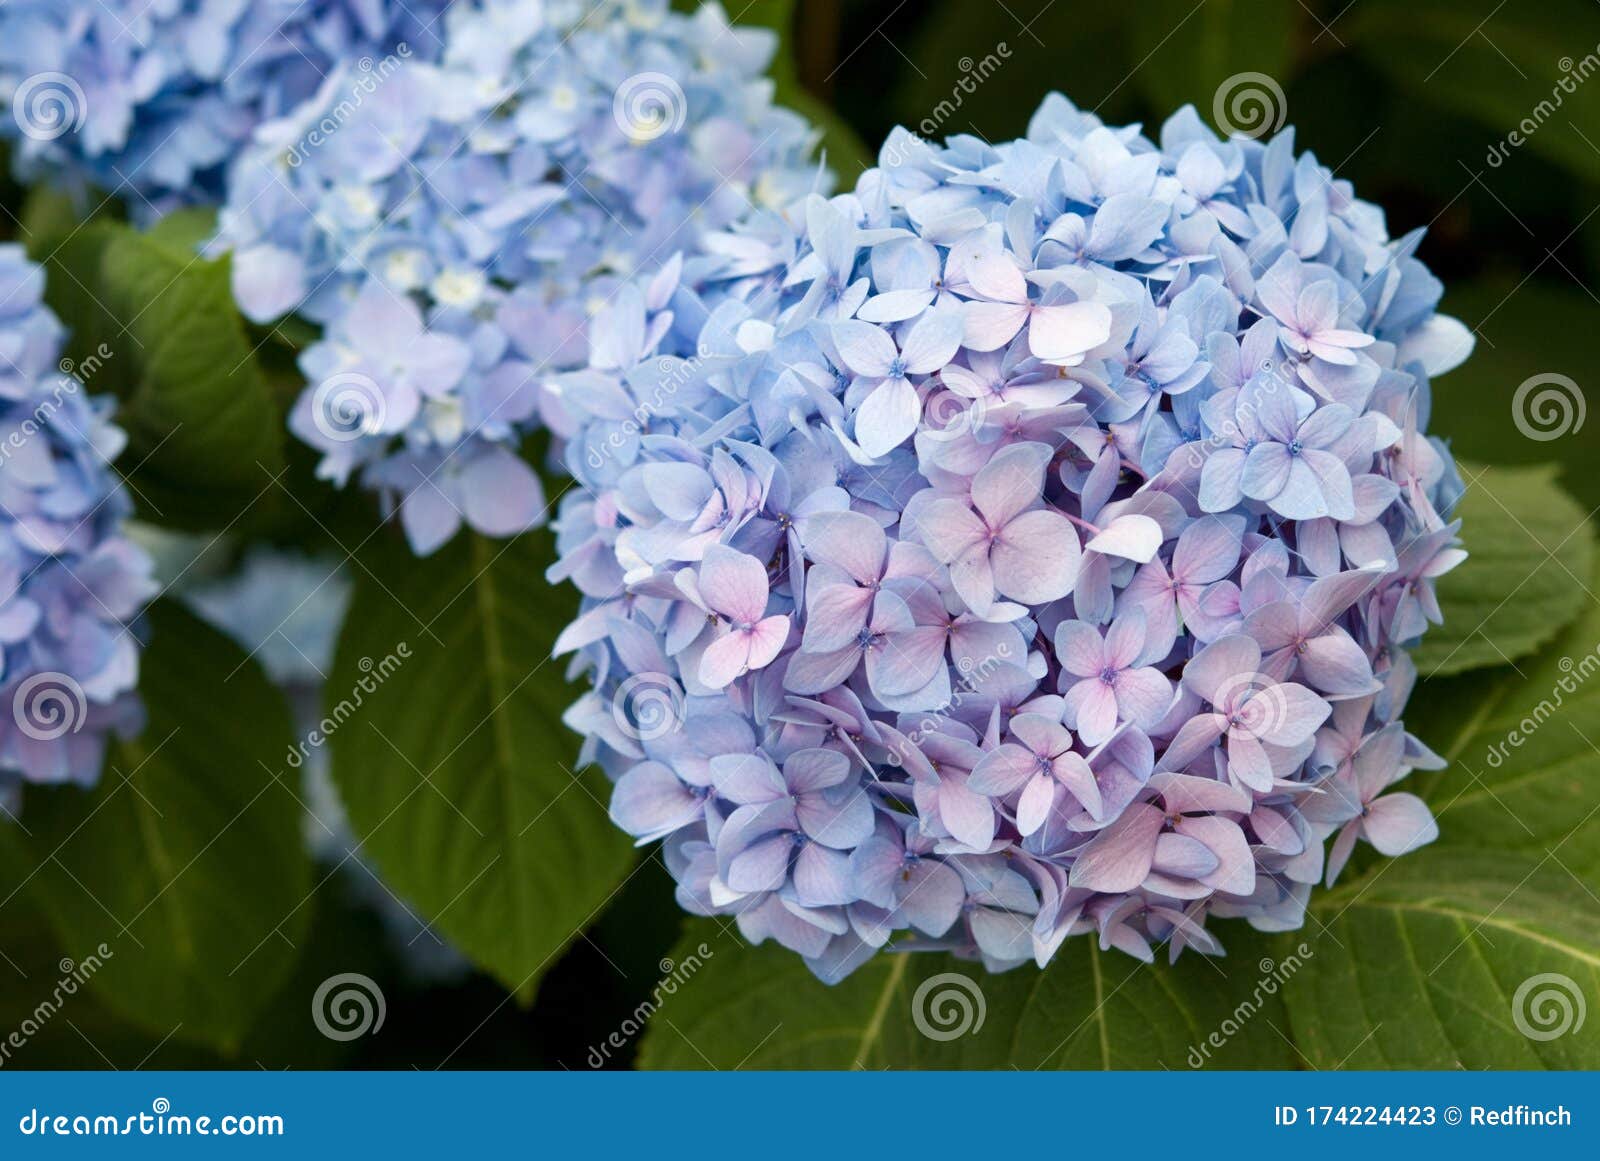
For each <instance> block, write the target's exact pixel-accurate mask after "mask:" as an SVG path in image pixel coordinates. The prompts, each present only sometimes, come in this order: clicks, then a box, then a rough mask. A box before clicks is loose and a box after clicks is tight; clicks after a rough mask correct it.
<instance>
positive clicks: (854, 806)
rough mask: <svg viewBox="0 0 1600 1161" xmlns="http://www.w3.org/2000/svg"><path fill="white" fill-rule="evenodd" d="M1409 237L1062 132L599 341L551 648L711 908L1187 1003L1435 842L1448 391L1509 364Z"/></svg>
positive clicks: (690, 268)
mask: <svg viewBox="0 0 1600 1161" xmlns="http://www.w3.org/2000/svg"><path fill="white" fill-rule="evenodd" d="M1196 175H1199V176H1198V177H1197V176H1196ZM1201 177H1204V178H1205V180H1203V181H1202V180H1200V178H1201ZM1202 193H1203V197H1202V196H1201V195H1202ZM1418 241H1419V235H1418V234H1411V235H1407V236H1406V237H1404V238H1401V239H1398V240H1391V239H1390V238H1389V236H1388V234H1387V232H1386V230H1385V226H1384V220H1383V216H1382V214H1381V212H1380V211H1379V210H1378V209H1377V208H1376V207H1375V206H1372V205H1369V204H1367V203H1365V202H1362V201H1359V200H1357V199H1356V198H1355V196H1354V194H1353V192H1352V190H1351V188H1350V185H1349V183H1348V182H1345V181H1340V180H1338V179H1336V178H1335V177H1334V176H1333V174H1332V173H1331V172H1330V171H1329V170H1328V169H1327V168H1326V167H1324V166H1323V165H1321V164H1320V163H1319V162H1318V161H1317V160H1316V158H1315V157H1314V156H1312V155H1310V154H1302V155H1299V156H1296V154H1295V152H1294V138H1293V134H1292V131H1291V132H1285V133H1283V134H1280V135H1278V136H1276V137H1274V138H1272V139H1271V140H1270V141H1265V142H1263V141H1256V140H1251V139H1247V138H1243V137H1240V138H1236V139H1234V140H1230V141H1222V140H1219V139H1218V138H1217V137H1216V136H1215V135H1214V134H1213V133H1212V132H1211V131H1210V130H1208V129H1207V128H1206V127H1205V126H1204V125H1203V124H1202V123H1201V121H1200V119H1199V118H1198V116H1197V115H1196V114H1195V112H1194V110H1192V109H1185V110H1183V111H1182V112H1180V113H1178V114H1177V115H1176V116H1174V117H1173V118H1172V119H1171V120H1169V121H1168V122H1167V123H1166V124H1165V125H1164V126H1163V127H1162V129H1161V133H1160V138H1159V142H1152V141H1150V140H1147V139H1146V138H1145V137H1143V136H1141V135H1140V133H1139V132H1138V130H1137V128H1116V127H1112V126H1107V125H1104V124H1102V123H1101V122H1100V121H1099V120H1098V119H1097V118H1095V117H1094V116H1093V115H1092V114H1088V113H1084V112H1081V111H1079V110H1078V109H1076V108H1075V107H1074V106H1073V105H1072V104H1070V103H1069V102H1068V101H1067V100H1065V99H1064V98H1062V97H1060V96H1052V97H1051V98H1049V99H1048V100H1047V101H1046V102H1045V103H1044V105H1043V106H1042V107H1041V108H1040V109H1039V111H1038V112H1037V113H1036V114H1035V116H1034V117H1033V120H1032V123H1031V125H1030V126H1029V130H1028V134H1027V136H1026V137H1025V138H1023V139H1021V140H1017V141H1011V142H1007V143H1005V144H1002V145H991V144H989V143H987V142H984V141H981V140H978V139H976V138H972V137H956V138H952V139H951V140H950V141H948V142H947V143H946V144H944V145H942V146H938V145H933V144H930V143H927V142H925V141H922V140H919V139H917V138H915V137H913V136H912V135H910V134H908V133H906V132H904V131H897V132H896V133H894V134H893V135H891V137H890V138H889V140H888V141H887V143H886V144H885V146H884V148H883V150H882V152H881V154H880V157H879V166H878V168H876V169H873V170H870V171H868V172H867V173H866V174H865V175H864V176H863V177H862V178H861V180H860V182H859V183H858V184H857V186H856V188H855V189H854V191H852V192H850V193H846V194H842V195H839V196H836V197H833V198H832V199H831V200H828V199H825V198H823V197H821V196H812V197H810V198H808V199H807V200H806V201H805V202H804V203H803V204H802V205H800V206H798V207H796V208H795V209H794V210H793V211H792V212H790V213H789V214H787V215H779V214H759V215H755V216H753V217H751V218H750V219H748V220H746V221H743V222H741V223H739V224H737V225H736V226H735V227H733V228H732V229H730V230H728V231H725V232H723V233H720V234H717V235H714V236H712V237H711V238H709V239H708V240H707V242H706V244H705V245H704V247H703V248H702V251H701V252H700V253H699V254H697V255H695V256H693V257H691V258H690V259H688V261H687V262H685V263H684V264H683V265H682V266H681V267H680V266H678V265H673V266H671V267H668V268H667V269H666V270H664V271H663V272H662V273H661V274H658V275H656V276H655V277H654V278H652V279H651V280H650V281H649V282H647V283H643V284H641V286H640V288H639V289H638V290H637V291H635V292H634V293H632V294H624V295H619V296H618V297H617V298H616V300H615V301H614V302H612V303H611V304H609V305H608V306H607V307H606V308H605V309H603V310H602V311H601V312H600V314H599V315H598V316H597V318H596V321H595V324H594V326H593V328H592V330H591V339H592V349H593V351H594V352H595V353H594V355H593V356H592V357H591V361H590V366H588V367H586V368H584V369H582V370H579V371H576V372H573V373H571V374H569V375H567V376H564V377H563V379H562V381H561V389H562V390H561V394H562V396H563V398H565V399H566V400H567V401H568V404H569V406H570V407H571V409H572V413H573V415H574V416H575V420H576V421H575V423H574V424H573V425H572V426H571V427H570V428H569V429H568V431H567V433H566V434H567V436H568V438H567V441H566V445H565V454H566V461H567V466H568V468H569V470H570V471H571V472H572V474H573V475H574V476H575V477H576V478H577V480H578V481H579V482H580V483H581V484H582V485H583V487H582V489H581V490H574V492H572V493H571V494H570V495H568V496H567V497H566V499H565V500H564V502H563V504H562V508H561V513H560V518H559V522H558V533H559V548H560V561H559V563H558V564H557V565H556V566H555V567H554V568H553V569H552V571H551V576H552V578H553V579H558V580H559V579H566V580H570V581H571V582H572V583H573V584H574V585H576V586H577V587H578V589H579V590H581V592H582V594H583V608H582V612H581V615H580V616H579V617H578V618H577V619H576V620H575V621H574V622H573V623H572V624H571V625H570V626H569V627H568V628H567V629H566V631H565V633H564V635H563V637H562V639H561V640H560V642H559V643H558V646H557V649H558V651H559V652H563V653H565V652H571V653H573V654H574V661H573V669H574V672H575V673H580V674H584V675H586V676H587V677H588V679H589V681H590V682H591V684H592V690H591V692H588V693H586V694H585V695H584V696H583V697H582V698H581V699H580V700H579V702H578V703H577V704H576V705H575V706H573V708H572V709H571V711H570V713H569V715H568V720H569V722H570V724H571V725H573V726H574V727H575V728H577V729H578V730H580V731H582V732H583V733H584V734H585V735H586V742H585V756H586V757H587V758H589V759H593V760H596V761H598V762H599V763H600V764H601V765H602V766H603V767H604V768H605V769H606V770H607V771H608V772H609V773H610V775H611V776H612V778H613V779H614V781H615V791H614V795H613V799H612V804H611V812H612V817H613V819H614V820H615V821H616V823H617V824H618V825H619V826H620V827H622V828H623V829H624V830H626V831H628V832H629V833H630V834H633V835H635V836H636V837H637V838H638V839H639V841H640V842H649V841H654V840H663V842H664V858H665V861H666V864H667V866H668V867H669V868H670V869H671V871H672V873H673V875H674V877H675V878H676V880H677V883H678V898H679V901H680V902H681V904H682V905H683V907H685V908H686V909H687V910H689V911H691V912H694V913H697V914H720V915H733V916H736V917H737V921H738V924H739V926H740V928H741V929H742V930H743V932H744V934H745V935H746V936H747V937H748V938H750V939H751V940H754V941H761V940H764V939H769V938H770V939H775V940H777V941H778V942H779V943H781V944H783V945H784V946H786V947H789V948H792V949H793V950H795V951H797V952H798V953H800V954H801V955H802V956H803V957H805V960H806V962H807V963H808V964H809V965H810V966H811V968H812V969H813V970H814V971H815V972H816V973H817V974H818V975H819V976H821V977H822V978H823V979H826V980H837V979H839V978H841V977H842V976H844V975H845V974H846V973H848V972H849V971H851V970H852V969H853V968H854V967H856V966H858V965H859V964H861V963H862V962H863V961H865V960H866V959H867V958H869V957H870V956H872V955H873V954H874V953H875V952H876V951H877V950H879V949H881V948H885V947H894V948H903V947H917V946H934V947H942V948H947V949H949V950H952V951H954V952H955V953H957V954H959V955H962V956H967V957H974V958H978V959H981V960H982V961H983V962H984V963H985V964H986V965H987V966H988V967H990V968H991V969H994V970H1000V969H1004V968H1007V967H1010V966H1013V965H1015V964H1019V963H1021V962H1023V961H1025V960H1029V959H1033V960H1036V961H1037V962H1038V963H1039V964H1041V965H1042V964H1044V963H1046V962H1048V961H1049V960H1050V958H1051V957H1052V956H1053V955H1054V954H1055V953H1056V951H1057V949H1058V948H1059V947H1060V946H1061V944H1062V942H1063V940H1064V939H1066V938H1067V937H1069V936H1073V935H1078V934H1089V935H1092V936H1095V937H1097V938H1098V940H1099V941H1100V944H1101V945H1102V946H1104V947H1112V946H1114V947H1117V948H1120V949H1122V950H1123V951H1125V952H1128V953H1129V954H1131V955H1134V956H1137V957H1139V958H1142V959H1145V960H1150V959H1152V958H1153V957H1154V955H1155V948H1156V946H1157V945H1160V944H1163V943H1164V944H1166V945H1167V947H1168V949H1169V953H1170V955H1171V956H1173V957H1176V956H1177V955H1178V953H1179V952H1180V951H1181V950H1182V949H1183V948H1185V947H1193V948H1195V949H1197V950H1198V951H1200V952H1202V953H1206V954H1216V953H1220V951H1221V950H1222V945H1221V943H1220V941H1219V939H1218V938H1217V935H1216V934H1215V932H1214V931H1213V930H1212V925H1211V924H1210V922H1209V921H1210V920H1211V919H1212V918H1213V917H1218V918H1226V917H1242V918H1245V919H1247V920H1248V921H1249V922H1250V924H1251V925H1253V926H1254V927H1256V928H1259V929H1263V930H1268V931H1277V930H1285V929H1292V928H1295V927H1298V926H1299V925H1300V924H1301V922H1302V921H1303V919H1304V916H1305V910H1306V905H1307V900H1308V897H1309V895H1310V892H1311V890H1312V887H1313V885H1314V884H1316V883H1318V882H1323V881H1326V882H1328V883H1331V882H1332V881H1333V880H1334V879H1335V878H1336V877H1337V876H1338V875H1339V873H1340V871H1341V869H1342V868H1343V866H1344V864H1345V861H1346V859H1347V858H1348V857H1349V855H1350V852H1351V849H1352V847H1353V845H1354V844H1355V842H1356V841H1357V840H1360V839H1365V840H1366V841H1367V842H1369V843H1370V844H1371V845H1372V846H1374V847H1375V848H1376V849H1377V850H1378V851H1379V852H1381V853H1382V854H1385V855H1398V854H1402V853H1405V852H1407V851H1410V850H1413V849H1415V848H1417V847H1419V846H1422V845H1423V844H1425V843H1428V842H1429V841H1431V840H1432V839H1433V838H1434V837H1435V835H1436V833H1437V832H1436V827H1435V824H1434V821H1433V818H1432V816H1431V814H1430V813H1429V811H1428V808H1427V807H1426V806H1425V805H1424V804H1423V803H1422V801H1421V800H1420V799H1418V798H1417V797H1415V796H1414V795H1412V794H1408V793H1405V792H1394V791H1389V788H1390V787H1392V786H1393V784H1394V783H1396V782H1397V781H1399V780H1400V779H1402V778H1404V777H1405V775H1406V774H1407V773H1408V772H1409V771H1410V770H1412V769H1416V768H1435V767H1438V766H1439V765H1441V764H1442V763H1441V762H1440V760H1439V759H1438V758H1437V757H1436V756H1435V755H1433V754H1432V753H1431V752H1430V751H1429V750H1428V749H1427V748H1426V747H1425V746H1423V745H1422V744H1421V743H1420V742H1418V741H1417V740H1416V739H1415V738H1413V737H1411V736H1410V735H1409V734H1407V733H1406V732H1405V728H1404V726H1403V725H1402V723H1401V720H1400V719H1401V712H1402V710H1403V708H1404V706H1405V703H1406V699H1407V696H1408V694H1409V693H1410V691H1411V688H1412V686H1413V683H1414V681H1415V678H1416V669H1415V667H1414V665H1413V664H1412V662H1411V661H1410V660H1409V658H1408V655H1407V653H1406V646H1408V645H1410V644H1411V643H1412V642H1414V641H1415V640H1416V639H1417V638H1418V637H1419V636H1420V635H1421V633H1422V632H1423V631H1424V630H1425V629H1426V628H1427V627H1428V624H1429V622H1430V621H1436V620H1437V619H1438V605H1437V603H1436V602H1435V600H1434V598H1433V593H1432V585H1433V584H1434V582H1435V580H1436V579H1437V578H1438V577H1439V576H1440V575H1441V574H1442V573H1444V572H1446V571H1447V570H1449V569H1450V568H1452V567H1453V566H1454V565H1456V564H1457V563H1459V562H1460V560H1461V559H1462V558H1463V555H1464V554H1463V553H1462V551H1461V549H1460V548H1459V547H1458V543H1457V539H1456V528H1457V525H1456V523H1454V522H1451V521H1450V518H1449V513H1450V511H1451V509H1452V507H1453V505H1454V504H1455V502H1456V501H1457V499H1458V498H1459V496H1460V494H1461V492H1462V484H1461V481H1460V479H1459V477H1458V476H1457V473H1456V471H1455V468H1454V464H1453V462H1452V459H1451V457H1450V454H1449V452H1448V450H1447V449H1446V448H1445V446H1444V445H1443V444H1442V443H1440V442H1439V441H1438V440H1436V439H1431V438H1429V437H1428V436H1427V435H1426V433H1425V432H1424V430H1423V428H1424V425H1425V421H1426V417H1427V414H1428V408H1429V390H1430V388H1429V381H1430V378H1431V377H1432V376H1434V375H1437V374H1440V373H1442V372H1444V371H1447V370H1449V369H1450V368H1451V367H1453V366H1455V365H1456V364H1457V363H1459V362H1460V361H1461V360H1462V359H1463V358H1465V357H1466V355H1467V353H1468V352H1469V351H1470V349H1471V345H1472V343H1471V336H1470V334H1469V333H1468V332H1467V331H1466V329H1465V328H1464V327H1462V326H1461V324H1459V323H1457V322H1455V321H1454V320H1452V319H1449V318H1447V317H1445V316H1442V315H1438V314H1436V313H1435V306H1436V304H1437V302H1438V300H1439V297H1440V286H1439V283H1438V282H1437V281H1436V280H1435V279H1434V278H1433V277H1432V276H1431V275H1430V274H1429V273H1428V271H1427V270H1426V268H1425V267H1424V266H1423V265H1422V264H1421V263H1420V262H1418V261H1417V260H1416V258H1415V257H1414V256H1413V255H1414V251H1415V249H1416V247H1417V243H1418ZM622 352H626V353H627V354H629V355H630V356H631V357H630V358H626V359H623V358H619V357H618V356H619V353H622ZM1386 791H1389V792H1387V793H1386ZM1330 840H1331V845H1330Z"/></svg>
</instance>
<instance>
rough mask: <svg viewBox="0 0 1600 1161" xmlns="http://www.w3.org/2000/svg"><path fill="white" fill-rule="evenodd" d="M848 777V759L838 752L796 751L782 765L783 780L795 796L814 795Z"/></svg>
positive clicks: (819, 750) (822, 750)
mask: <svg viewBox="0 0 1600 1161" xmlns="http://www.w3.org/2000/svg"><path fill="white" fill-rule="evenodd" d="M848 777H850V759H849V758H846V757H845V756H844V755H843V754H841V753H840V752H839V751H838V750H825V749H823V748H821V747H813V748H811V749H806V750H797V751H795V752H794V753H793V754H790V755H789V757H788V758H787V759H786V760H785V761H784V763H783V780H784V783H785V785H786V786H787V788H788V790H790V791H792V792H793V793H795V794H815V793H816V792H817V791H819V790H827V789H828V788H829V787H831V786H837V785H839V784H840V783H841V782H843V781H844V780H845V779H846V778H848Z"/></svg>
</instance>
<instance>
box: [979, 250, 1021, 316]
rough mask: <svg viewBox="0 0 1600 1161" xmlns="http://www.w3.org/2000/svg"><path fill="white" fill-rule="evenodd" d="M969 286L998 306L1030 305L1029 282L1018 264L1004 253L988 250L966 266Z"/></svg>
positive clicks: (1002, 251)
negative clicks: (1021, 303)
mask: <svg viewBox="0 0 1600 1161" xmlns="http://www.w3.org/2000/svg"><path fill="white" fill-rule="evenodd" d="M966 274H967V285H969V286H971V287H972V289H973V290H974V291H976V292H977V293H978V294H979V295H980V296H982V297H983V298H988V299H992V300H994V301H995V302H1004V303H1019V302H1026V301H1028V282H1027V279H1026V278H1024V277H1023V274H1022V271H1021V270H1020V269H1019V268H1018V266H1017V263H1016V260H1015V259H1013V258H1012V257H1011V255H1010V254H1008V253H1006V252H1005V251H1004V250H1000V249H987V250H985V251H984V252H983V253H982V254H979V255H978V256H977V257H975V258H972V259H969V260H968V262H967V263H966Z"/></svg>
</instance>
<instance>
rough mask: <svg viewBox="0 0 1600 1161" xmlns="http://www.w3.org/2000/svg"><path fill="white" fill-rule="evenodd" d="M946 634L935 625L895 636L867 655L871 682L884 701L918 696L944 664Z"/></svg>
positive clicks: (903, 631) (869, 680) (891, 635)
mask: <svg viewBox="0 0 1600 1161" xmlns="http://www.w3.org/2000/svg"><path fill="white" fill-rule="evenodd" d="M944 645H945V631H944V630H943V629H941V628H939V627H937V626H934V625H927V626H924V627H922V628H920V629H909V630H902V631H901V632H897V633H891V634H889V635H888V637H887V639H886V640H885V641H884V643H883V645H882V647H881V648H878V649H874V650H873V651H872V652H870V653H868V654H867V682H868V684H869V685H871V686H872V689H873V692H875V693H877V694H879V695H880V696H883V697H901V696H904V695H905V694H908V693H915V692H916V691H917V690H919V689H921V688H922V687H923V686H925V685H927V684H928V682H929V681H931V680H932V679H933V675H934V673H935V671H937V670H938V668H939V666H940V665H942V664H943V663H944Z"/></svg>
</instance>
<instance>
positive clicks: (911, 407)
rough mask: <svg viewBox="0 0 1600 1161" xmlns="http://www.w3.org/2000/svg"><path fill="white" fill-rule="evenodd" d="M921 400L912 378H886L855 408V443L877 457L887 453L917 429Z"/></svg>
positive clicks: (920, 413)
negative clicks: (912, 383)
mask: <svg viewBox="0 0 1600 1161" xmlns="http://www.w3.org/2000/svg"><path fill="white" fill-rule="evenodd" d="M921 416H922V400H921V399H920V398H919V397H918V396H917V389H916V388H915V387H913V386H912V385H911V381H910V380H909V379H903V378H895V379H885V380H884V381H883V382H882V383H879V384H878V385H877V386H876V387H874V388H873V389H872V392H871V394H869V395H868V396H867V397H866V398H865V399H863V400H862V401H861V406H860V407H859V408H857V409H856V442H857V443H858V444H860V445H861V450H862V451H864V452H866V453H867V454H868V455H869V456H871V457H873V458H874V459H878V458H879V457H881V456H886V455H888V454H889V453H890V452H891V451H893V450H894V449H895V448H897V447H899V446H900V445H901V444H902V443H904V442H905V441H906V440H908V439H910V438H911V436H912V434H913V433H914V432H915V431H916V430H917V420H918V419H919V418H921Z"/></svg>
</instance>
